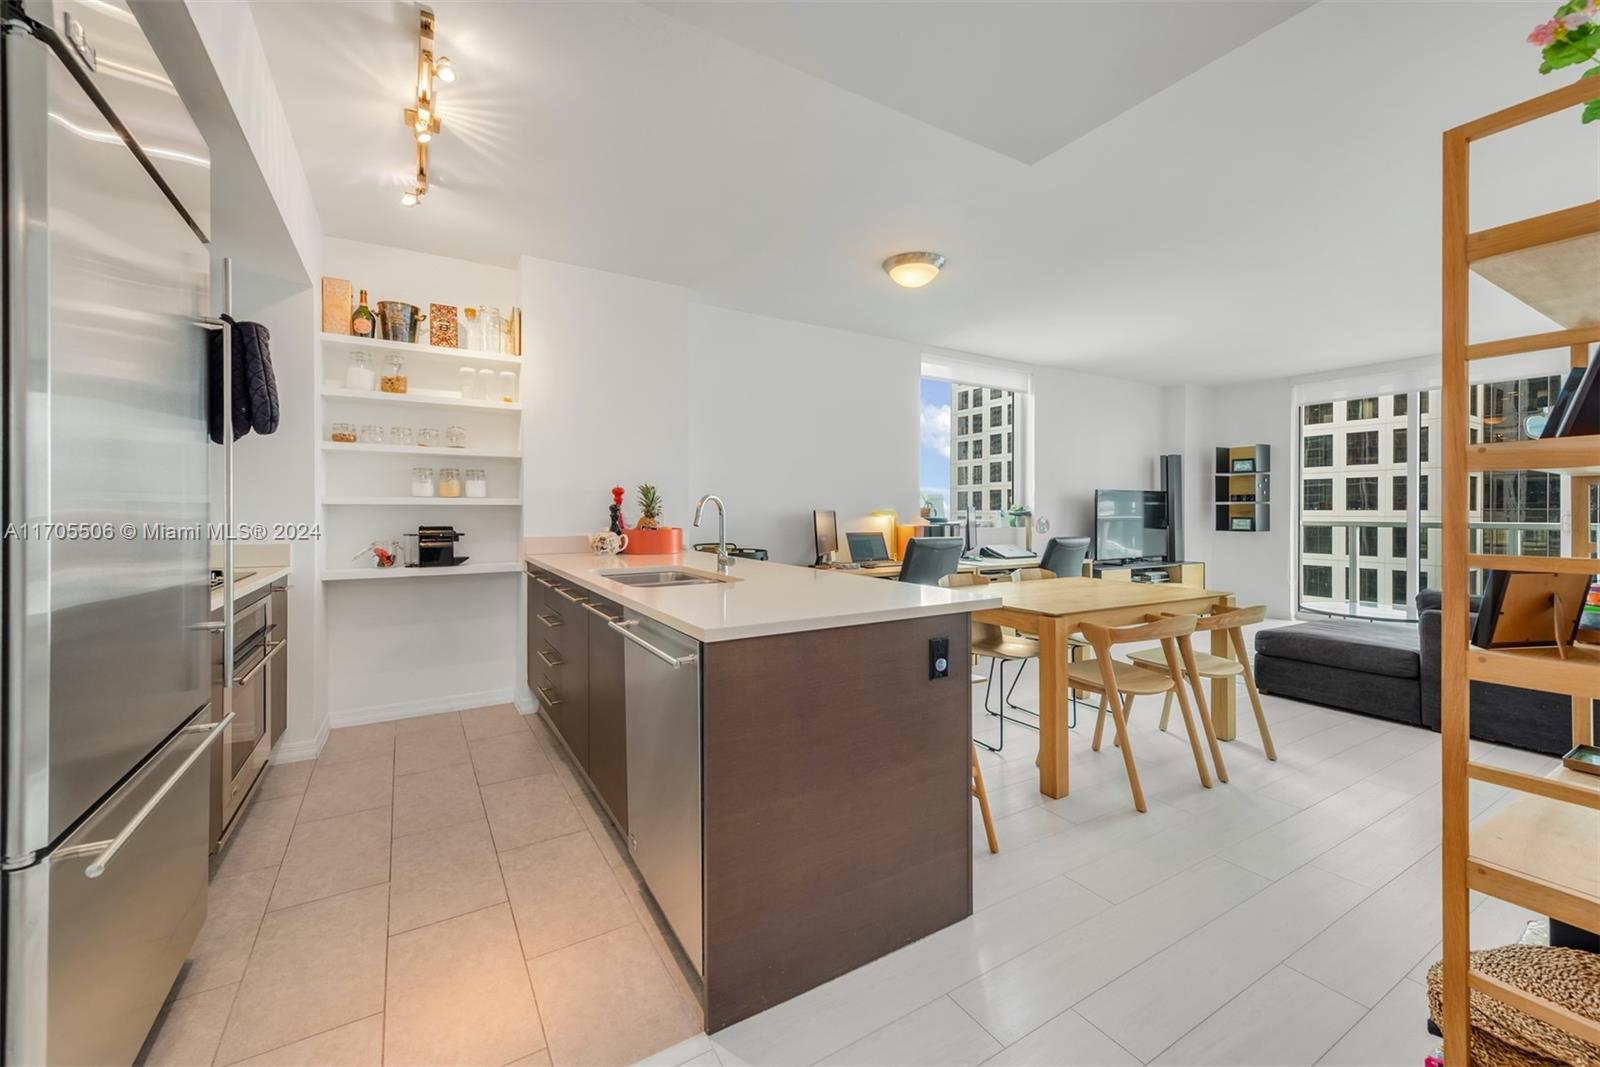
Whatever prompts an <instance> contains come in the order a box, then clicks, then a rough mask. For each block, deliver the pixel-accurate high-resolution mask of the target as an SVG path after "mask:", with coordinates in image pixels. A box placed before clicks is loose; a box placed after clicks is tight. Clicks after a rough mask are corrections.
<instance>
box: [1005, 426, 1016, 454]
mask: <svg viewBox="0 0 1600 1067" xmlns="http://www.w3.org/2000/svg"><path fill="white" fill-rule="evenodd" d="M1013 436H1014V433H1013V431H1011V430H1007V431H1006V451H1007V452H1015V451H1016V450H1017V446H1016V445H1014V444H1012V443H1011V439H1012V437H1013Z"/></svg>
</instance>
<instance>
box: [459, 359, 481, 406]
mask: <svg viewBox="0 0 1600 1067" xmlns="http://www.w3.org/2000/svg"><path fill="white" fill-rule="evenodd" d="M456 377H457V378H458V379H459V380H460V382H461V399H462V400H471V399H472V398H473V396H474V395H475V394H476V393H477V386H478V372H477V371H475V370H473V369H472V368H471V367H462V368H461V369H460V370H458V371H456Z"/></svg>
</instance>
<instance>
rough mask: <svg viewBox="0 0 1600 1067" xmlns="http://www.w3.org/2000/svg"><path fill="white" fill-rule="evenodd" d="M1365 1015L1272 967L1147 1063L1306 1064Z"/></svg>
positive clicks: (1358, 1007) (1294, 973) (1354, 1005)
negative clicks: (1253, 983) (1263, 975)
mask: <svg viewBox="0 0 1600 1067" xmlns="http://www.w3.org/2000/svg"><path fill="white" fill-rule="evenodd" d="M1151 1007H1152V1008H1156V1009H1157V1010H1159V1007H1158V1006H1157V1005H1154V1004H1152V1005H1151ZM1364 1014H1366V1009H1365V1008H1364V1007H1362V1006H1361V1005H1359V1004H1357V1003H1355V1002H1354V1001H1352V1000H1348V999H1346V998H1344V997H1341V996H1340V995H1339V994H1337V993H1335V992H1333V990H1331V989H1329V988H1327V987H1326V986H1324V985H1320V984H1318V983H1317V982H1313V981H1312V980H1311V979H1309V978H1307V977H1306V976H1305V975H1303V974H1300V973H1299V972H1298V971H1292V970H1290V969H1289V968H1287V967H1276V968H1274V969H1273V970H1271V971H1269V972H1267V974H1266V976H1265V977H1263V978H1262V979H1261V980H1260V981H1259V982H1257V983H1256V984H1255V985H1253V986H1251V987H1250V988H1249V989H1246V990H1245V991H1244V992H1243V993H1240V994H1239V995H1238V996H1237V997H1234V998H1233V999H1232V1000H1230V1001H1229V1002H1228V1003H1227V1004H1225V1005H1223V1006H1222V1008H1221V1009H1219V1010H1218V1011H1217V1012H1215V1013H1214V1014H1212V1015H1211V1016H1209V1017H1208V1018H1207V1019H1206V1020H1205V1021H1204V1022H1202V1023H1201V1024H1200V1025H1199V1026H1196V1027H1195V1028H1194V1029H1193V1030H1190V1031H1189V1032H1188V1033H1187V1034H1185V1035H1183V1037H1182V1038H1180V1039H1179V1040H1178V1041H1177V1043H1176V1044H1174V1045H1172V1046H1171V1047H1170V1048H1168V1049H1167V1050H1166V1051H1165V1052H1163V1053H1162V1054H1161V1055H1160V1056H1158V1057H1156V1059H1154V1060H1153V1061H1151V1062H1153V1063H1158V1064H1237V1065H1240V1067H1244V1065H1254V1064H1260V1065H1262V1067H1280V1065H1281V1067H1290V1065H1297V1064H1306V1065H1309V1064H1313V1063H1316V1062H1317V1058H1318V1057H1319V1056H1321V1055H1322V1054H1323V1053H1324V1052H1326V1051H1327V1050H1328V1049H1329V1048H1330V1047H1331V1046H1332V1045H1333V1043H1334V1042H1336V1041H1338V1040H1339V1038H1340V1037H1341V1036H1343V1034H1344V1032H1345V1031H1346V1030H1348V1029H1350V1027H1351V1026H1352V1025H1353V1024H1354V1023H1355V1022H1356V1021H1357V1020H1358V1019H1360V1018H1361V1017H1362V1016H1363V1015H1364Z"/></svg>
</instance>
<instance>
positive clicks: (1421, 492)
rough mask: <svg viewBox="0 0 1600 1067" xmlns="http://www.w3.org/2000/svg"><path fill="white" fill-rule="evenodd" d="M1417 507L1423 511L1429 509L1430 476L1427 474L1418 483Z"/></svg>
mask: <svg viewBox="0 0 1600 1067" xmlns="http://www.w3.org/2000/svg"><path fill="white" fill-rule="evenodd" d="M1417 507H1418V509H1420V510H1422V511H1427V510H1428V476H1427V475H1426V474H1424V475H1423V476H1422V478H1421V480H1420V481H1419V482H1418V483H1417Z"/></svg>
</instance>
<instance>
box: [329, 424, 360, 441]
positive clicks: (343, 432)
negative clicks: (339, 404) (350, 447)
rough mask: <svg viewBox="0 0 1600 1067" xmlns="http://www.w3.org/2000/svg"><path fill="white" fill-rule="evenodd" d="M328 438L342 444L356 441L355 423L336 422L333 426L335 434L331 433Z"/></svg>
mask: <svg viewBox="0 0 1600 1067" xmlns="http://www.w3.org/2000/svg"><path fill="white" fill-rule="evenodd" d="M328 437H329V439H330V440H334V441H341V442H347V443H348V442H350V441H354V440H355V439H356V427H355V423H352V422H336V423H334V424H333V432H332V433H330V434H329V435H328Z"/></svg>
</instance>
